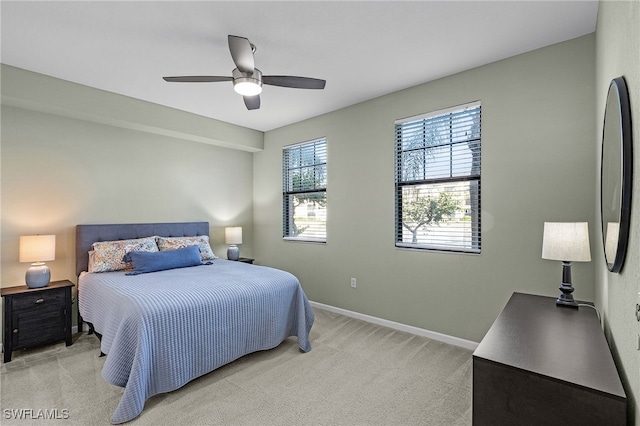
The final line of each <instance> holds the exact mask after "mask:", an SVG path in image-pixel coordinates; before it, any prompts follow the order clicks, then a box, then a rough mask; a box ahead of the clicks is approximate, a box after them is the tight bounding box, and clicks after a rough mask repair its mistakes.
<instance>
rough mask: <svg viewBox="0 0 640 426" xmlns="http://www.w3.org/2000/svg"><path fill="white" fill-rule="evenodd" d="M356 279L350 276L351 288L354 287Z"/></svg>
mask: <svg viewBox="0 0 640 426" xmlns="http://www.w3.org/2000/svg"><path fill="white" fill-rule="evenodd" d="M356 285H357V280H356V279H355V278H351V288H356Z"/></svg>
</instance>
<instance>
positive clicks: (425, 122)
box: [395, 101, 481, 253]
mask: <svg viewBox="0 0 640 426" xmlns="http://www.w3.org/2000/svg"><path fill="white" fill-rule="evenodd" d="M395 146H396V150H395V152H396V158H395V164H396V180H395V185H396V197H395V199H396V206H395V207H396V221H395V234H396V246H399V247H411V248H423V249H434V250H444V251H459V252H472V253H477V252H480V246H481V236H480V230H481V228H480V175H481V104H480V102H479V101H478V102H473V103H469V104H465V105H461V106H458V107H452V108H448V109H446V110H440V111H436V112H433V113H429V114H423V115H420V116H416V117H410V118H407V119H402V120H397V121H396V125H395Z"/></svg>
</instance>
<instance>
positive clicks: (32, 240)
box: [19, 235, 56, 288]
mask: <svg viewBox="0 0 640 426" xmlns="http://www.w3.org/2000/svg"><path fill="white" fill-rule="evenodd" d="M55 259H56V236H55V235H26V236H21V237H20V259H19V260H20V262H32V263H31V266H30V267H29V269H27V273H26V275H25V282H26V283H27V287H29V288H40V287H46V286H47V284H49V281H50V279H51V271H50V270H49V267H48V266H47V265H46V264H45V263H44V262H47V261H49V260H55Z"/></svg>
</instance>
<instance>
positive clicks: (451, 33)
mask: <svg viewBox="0 0 640 426" xmlns="http://www.w3.org/2000/svg"><path fill="white" fill-rule="evenodd" d="M597 11H598V2H597V0H584V1H581V0H578V1H576V0H573V1H566V2H565V1H519V0H511V1H479V0H475V1H409V2H400V1H366V2H363V1H313V2H312V1H304V2H294V1H285V2H278V1H258V2H249V1H233V2H221V1H196V2H187V1H175V2H170V1H140V2H128V1H124V2H109V1H105V2H93V1H70V2H58V1H44V2H33V1H26V2H25V1H15V2H13V1H2V3H1V10H0V12H1V15H2V16H1V19H2V21H1V25H2V27H1V29H2V33H1V36H2V38H1V41H2V49H1V51H0V55H1V56H0V60H1V61H2V63H4V64H8V65H12V66H15V67H19V68H23V69H27V70H30V71H35V72H38V73H42V74H46V75H50V76H53V77H58V78H61V79H64V80H69V81H72V82H75V83H80V84H84V85H87V86H91V87H95V88H98V89H102V90H107V91H110V92H115V93H119V94H122V95H126V96H131V97H134V98H138V99H143V100H145V101H149V102H154V103H157V104H161V105H166V106H169V107H173V108H177V109H180V110H184V111H188V112H192V113H195V114H199V115H202V116H206V117H211V118H215V119H218V120H222V121H226V122H229V123H233V124H237V125H240V126H245V127H249V128H252V129H256V130H261V131H267V130H271V129H274V128H277V127H281V126H284V125H287V124H290V123H294V122H298V121H301V120H304V119H306V118H310V117H314V116H317V115H321V114H324V113H327V112H330V111H334V110H337V109H340V108H343V107H347V106H349V105H353V104H356V103H359V102H362V101H366V100H368V99H372V98H375V97H378V96H381V95H385V94H388V93H392V92H395V91H398V90H401V89H405V88H408V87H411V86H415V85H418V84H421V83H425V82H428V81H431V80H434V79H438V78H441V77H444V76H447V75H451V74H455V73H458V72H461V71H464V70H468V69H471V68H474V67H477V66H480V65H483V64H487V63H490V62H494V61H497V60H500V59H504V58H507V57H510V56H513V55H517V54H520V53H524V52H527V51H530V50H533V49H537V48H540V47H544V46H548V45H550V44H554V43H558V42H561V41H564V40H569V39H572V38H575V37H579V36H582V35H585V34H589V33H592V32H594V31H595V28H596V17H597ZM228 34H232V35H238V36H243V37H247V38H248V39H249V40H250V41H251V42H252V43H253V44H255V45H256V46H257V51H256V53H255V61H256V66H257V67H258V68H260V70H261V71H262V72H263V73H264V74H265V75H279V74H285V75H297V76H305V77H315V78H321V79H325V80H326V81H327V85H326V88H325V89H324V90H300V89H288V88H281V87H274V86H264V88H263V89H264V90H263V92H262V95H261V98H262V106H261V108H260V109H259V110H254V111H248V110H247V109H246V108H245V106H244V103H243V100H242V97H241V96H240V95H238V94H236V93H235V92H234V91H233V85H232V83H231V82H219V83H167V82H165V81H164V80H162V77H163V76H172V75H222V76H226V75H231V70H232V69H233V68H234V64H233V61H232V59H231V56H230V54H229V50H228V45H227V35H228Z"/></svg>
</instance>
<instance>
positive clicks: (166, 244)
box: [156, 235, 217, 261]
mask: <svg viewBox="0 0 640 426" xmlns="http://www.w3.org/2000/svg"><path fill="white" fill-rule="evenodd" d="M156 242H157V243H158V249H159V250H160V251H165V250H176V249H180V248H185V247H188V246H198V248H199V249H200V256H201V257H202V260H203V261H206V260H213V259H217V257H216V255H215V254H213V250H211V246H210V245H209V236H208V235H199V236H197V237H156Z"/></svg>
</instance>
